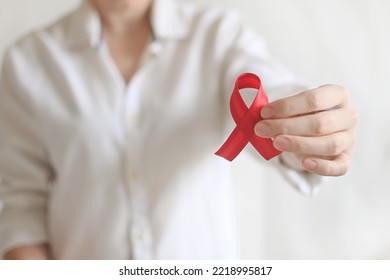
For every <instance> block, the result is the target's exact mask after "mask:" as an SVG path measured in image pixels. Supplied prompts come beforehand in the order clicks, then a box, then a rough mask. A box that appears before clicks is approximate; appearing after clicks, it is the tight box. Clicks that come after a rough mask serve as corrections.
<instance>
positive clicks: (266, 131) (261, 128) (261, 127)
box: [255, 123, 271, 137]
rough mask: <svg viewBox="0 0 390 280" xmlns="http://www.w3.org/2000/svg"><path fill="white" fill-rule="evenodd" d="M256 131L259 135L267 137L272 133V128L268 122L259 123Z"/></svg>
mask: <svg viewBox="0 0 390 280" xmlns="http://www.w3.org/2000/svg"><path fill="white" fill-rule="evenodd" d="M255 133H256V135H257V136H260V137H266V136H269V135H270V134H271V129H270V127H269V125H268V124H265V123H259V124H257V125H256V126H255Z"/></svg>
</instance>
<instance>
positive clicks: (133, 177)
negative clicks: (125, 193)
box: [130, 171, 139, 181]
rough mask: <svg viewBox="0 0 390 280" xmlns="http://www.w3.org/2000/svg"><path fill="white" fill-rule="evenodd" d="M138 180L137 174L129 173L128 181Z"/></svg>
mask: <svg viewBox="0 0 390 280" xmlns="http://www.w3.org/2000/svg"><path fill="white" fill-rule="evenodd" d="M138 179H139V173H138V172H135V171H133V172H131V173H130V180H131V181H138Z"/></svg>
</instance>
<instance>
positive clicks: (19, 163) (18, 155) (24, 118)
mask: <svg viewBox="0 0 390 280" xmlns="http://www.w3.org/2000/svg"><path fill="white" fill-rule="evenodd" d="M21 69H23V60H22V59H21V57H20V56H18V55H17V54H15V55H12V54H11V52H8V53H7V55H6V56H5V59H4V62H3V68H2V75H1V80H0V258H1V257H3V256H4V253H5V252H7V251H8V250H10V249H12V248H15V247H19V246H24V245H35V244H42V243H46V242H47V240H48V237H47V233H46V202H47V187H48V182H49V179H50V177H51V174H52V172H51V171H50V168H49V165H48V164H47V162H46V160H45V152H44V149H43V147H42V146H43V145H42V141H41V139H40V133H39V130H40V129H39V127H40V125H39V121H38V120H37V118H36V114H35V109H34V105H33V104H34V102H33V101H32V98H31V96H29V94H27V92H28V90H26V85H27V84H28V85H29V86H31V88H33V87H34V81H33V79H31V78H30V77H19V76H22V75H19V74H20V71H19V70H21ZM23 76H25V75H23ZM22 78H23V79H27V80H28V79H30V80H29V81H26V80H23V83H22V82H21V80H22Z"/></svg>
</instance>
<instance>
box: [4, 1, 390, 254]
mask: <svg viewBox="0 0 390 280" xmlns="http://www.w3.org/2000/svg"><path fill="white" fill-rule="evenodd" d="M78 2H79V1H77V0H68V1H52V0H13V1H8V0H0V61H1V57H2V54H3V51H4V50H5V48H6V46H9V45H10V44H11V43H12V42H13V41H14V40H15V39H16V38H18V37H20V36H21V35H22V34H25V33H26V32H28V31H30V30H33V29H35V28H37V27H40V26H42V25H44V24H46V23H48V22H51V21H52V20H53V19H55V18H57V17H58V16H59V15H61V14H63V13H65V12H67V11H69V10H70V9H72V8H73V7H75V6H76V5H77V3H78ZM194 2H195V1H194ZM198 2H200V3H206V4H224V5H228V6H231V7H233V8H235V9H237V10H239V11H240V12H241V13H242V15H243V16H244V18H245V19H246V21H247V22H248V24H250V25H252V26H253V27H254V28H255V29H256V30H257V31H258V33H259V34H260V35H261V36H262V37H263V38H265V39H266V41H267V43H268V47H269V49H270V52H271V53H272V54H273V55H274V56H275V57H276V58H278V59H279V60H280V61H282V62H283V63H284V64H285V65H286V66H288V67H289V68H290V69H291V70H293V71H294V72H295V73H296V74H297V75H299V76H301V77H303V78H305V79H306V81H308V83H309V84H310V85H312V86H318V85H321V84H327V83H337V84H342V85H344V86H346V87H347V88H348V89H349V90H350V93H351V98H352V102H353V104H354V106H355V107H356V109H357V110H358V112H359V115H360V119H359V124H358V127H357V143H356V146H355V148H354V151H353V156H352V162H351V170H350V172H349V173H348V174H347V175H345V176H343V177H339V178H334V179H331V180H329V181H328V182H327V183H325V184H324V185H323V187H322V190H321V192H320V193H319V194H318V195H317V196H315V197H314V198H305V197H303V196H301V195H300V194H299V193H297V192H296V191H295V190H293V189H292V188H290V187H288V186H287V184H286V182H285V181H284V180H283V179H282V178H281V177H280V176H279V174H278V173H277V172H275V171H274V170H271V169H270V170H266V171H260V169H259V168H258V165H257V163H256V162H255V161H254V160H253V159H252V158H249V157H248V156H246V155H245V154H241V155H240V156H239V158H237V159H236V160H235V161H234V162H233V163H232V164H233V165H234V168H235V180H236V190H237V203H238V204H239V208H238V209H239V212H238V214H239V218H240V230H241V234H242V243H243V252H242V255H243V258H267V259H291V258H293V259H377V258H387V259H390V182H389V174H390V130H389V127H390V126H389V124H390V105H389V102H390V92H389V89H390V78H389V77H388V75H389V73H390V55H389V50H390V31H389V30H390V29H389V26H390V2H389V1H386V0H359V1H353V0H327V1H320V0H295V1H289V0H272V1H270V0H269V1H266V0H258V1H242V0H241V1H240V0H229V1H222V0H209V1H206V0H203V1H198Z"/></svg>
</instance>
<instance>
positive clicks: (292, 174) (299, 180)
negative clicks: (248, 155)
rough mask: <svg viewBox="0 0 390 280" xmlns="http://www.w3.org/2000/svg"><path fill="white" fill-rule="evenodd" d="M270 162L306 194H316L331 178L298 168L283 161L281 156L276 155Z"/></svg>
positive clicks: (296, 187)
mask: <svg viewBox="0 0 390 280" xmlns="http://www.w3.org/2000/svg"><path fill="white" fill-rule="evenodd" d="M270 163H271V164H272V165H274V166H275V167H276V169H277V170H278V171H279V172H280V173H281V174H282V176H283V177H284V178H285V179H286V180H287V181H288V182H289V183H290V184H291V185H292V186H293V187H294V188H295V189H297V190H298V191H299V192H300V193H302V194H303V195H304V196H314V195H316V194H317V193H318V192H319V190H320V189H321V185H322V184H323V183H324V182H325V181H327V180H328V179H329V177H326V176H320V175H317V174H314V173H310V172H308V171H304V170H296V169H294V168H292V167H289V166H287V165H286V164H284V163H283V162H282V161H281V157H280V156H278V157H275V158H273V159H271V160H270Z"/></svg>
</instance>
